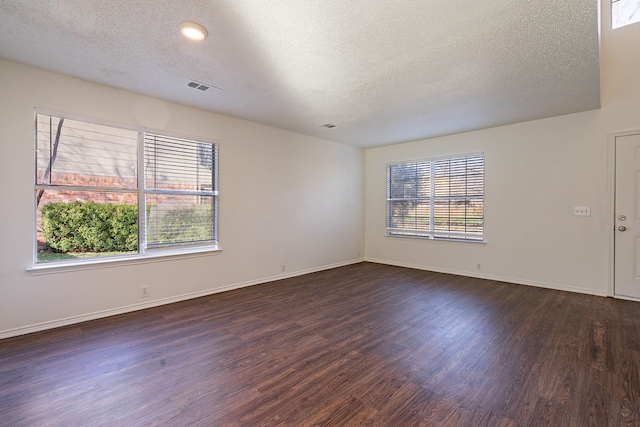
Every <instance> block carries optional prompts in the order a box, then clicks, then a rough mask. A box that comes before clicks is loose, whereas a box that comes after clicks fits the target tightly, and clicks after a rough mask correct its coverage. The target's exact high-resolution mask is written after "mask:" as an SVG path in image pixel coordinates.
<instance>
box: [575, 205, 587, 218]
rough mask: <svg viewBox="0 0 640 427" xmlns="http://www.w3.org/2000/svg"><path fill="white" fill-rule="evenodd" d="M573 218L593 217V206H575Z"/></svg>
mask: <svg viewBox="0 0 640 427" xmlns="http://www.w3.org/2000/svg"><path fill="white" fill-rule="evenodd" d="M573 216H591V206H574V207H573Z"/></svg>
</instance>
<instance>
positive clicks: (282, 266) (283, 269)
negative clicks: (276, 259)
mask: <svg viewBox="0 0 640 427" xmlns="http://www.w3.org/2000/svg"><path fill="white" fill-rule="evenodd" d="M286 269H287V264H285V263H282V265H281V266H280V271H282V272H283V273H284V271H285V270H286Z"/></svg>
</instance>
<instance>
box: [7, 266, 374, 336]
mask: <svg viewBox="0 0 640 427" xmlns="http://www.w3.org/2000/svg"><path fill="white" fill-rule="evenodd" d="M363 261H364V258H358V259H354V260H350V261H345V262H339V263H335V264H330V265H324V266H322V267H315V268H309V269H306V270H299V271H294V272H291V273H286V274H279V275H276V276H271V277H265V278H262V279H256V280H250V281H248V282H242V283H235V284H231V285H226V286H221V287H218V288H214V289H207V290H204V291H199V292H191V293H188V294H182V295H176V296H173V297H168V298H160V299H157V300H153V301H149V302H145V303H139V304H132V305H127V306H124V307H118V308H114V309H109V310H103V311H97V312H94V313H87V314H82V315H79V316H71V317H67V318H64V319H58V320H52V321H49V322H42V323H37V324H34V325H29V326H24V327H19V328H14V329H8V330H4V331H0V339H5V338H11V337H15V336H19V335H25V334H30V333H33V332H40V331H44V330H47V329H53V328H59V327H61V326H68V325H73V324H76V323H82V322H87V321H89V320H96V319H101V318H104V317H110V316H115V315H118V314H124V313H130V312H132V311H138V310H144V309H146V308H152V307H158V306H161V305H165V304H172V303H174V302H180V301H186V300H189V299H194V298H200V297H205V296H208V295H213V294H217V293H220V292H226V291H231V290H233V289H239V288H246V287H249V286H255V285H260V284H263V283H269V282H274V281H276V280H282V279H288V278H291V277H296V276H302V275H304V274H310V273H316V272H318V271H324V270H330V269H332V268H337V267H344V266H347V265H351V264H357V263H359V262H363Z"/></svg>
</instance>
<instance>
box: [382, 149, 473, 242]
mask: <svg viewBox="0 0 640 427" xmlns="http://www.w3.org/2000/svg"><path fill="white" fill-rule="evenodd" d="M387 235H389V236H398V237H422V238H427V239H454V240H470V241H483V240H484V155H483V154H473V155H466V156H459V157H451V158H444V159H434V160H425V161H416V162H408V163H397V164H391V165H388V166H387Z"/></svg>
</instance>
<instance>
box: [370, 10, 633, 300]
mask: <svg viewBox="0 0 640 427" xmlns="http://www.w3.org/2000/svg"><path fill="white" fill-rule="evenodd" d="M609 22H610V5H609V2H603V5H602V27H603V28H602V40H601V41H602V43H601V49H602V51H601V52H602V53H601V95H602V96H601V99H602V108H601V109H600V110H595V111H588V112H584V113H578V114H572V115H567V116H562V117H555V118H550V119H545V120H537V121H532V122H527V123H520V124H516V125H511V126H503V127H497V128H492V129H486V130H481V131H475V132H469V133H464V134H458V135H452V136H447V137H442V138H434V139H430V140H422V141H415V142H410V143H405V144H399V145H393V146H386V147H380V148H374V149H368V150H367V151H366V155H365V156H366V205H365V206H366V207H365V212H366V230H365V241H366V259H367V260H371V261H377V262H383V263H389V264H396V265H404V266H412V267H416V268H422V269H427V270H434V271H442V272H450V273H456V274H461V275H468V276H477V277H486V278H494V279H499V280H505V281H509V282H514V283H524V284H530V285H537V286H543V287H551V288H558V289H566V290H573V291H578V292H585V293H591V294H597V295H606V294H607V292H608V289H609V277H610V276H609V274H610V273H609V255H610V252H609V228H608V220H609V219H608V218H609V217H608V215H609V212H608V209H609V203H608V200H609V199H608V198H609V193H608V177H609V174H610V171H609V170H608V160H607V155H608V150H607V143H608V142H607V141H608V135H609V133H610V132H616V131H626V130H632V129H640V114H639V113H638V112H639V111H640V79H638V75H640V56H638V55H637V51H638V46H640V25H638V24H636V25H631V26H628V27H624V28H620V29H618V30H615V31H612V30H610V28H609ZM479 151H483V152H484V153H485V162H486V166H485V173H486V177H485V190H486V195H485V238H486V244H485V245H478V244H468V243H451V242H442V241H425V240H414V239H400V238H391V237H386V236H385V196H386V193H385V192H386V188H385V185H386V182H385V179H386V177H385V165H386V164H387V163H389V162H397V161H404V160H412V159H422V158H430V157H437V156H443V155H450V154H460V153H473V152H479ZM574 206H591V216H590V217H574V216H573V207H574ZM477 263H481V264H482V270H481V271H478V270H477V269H476V265H477Z"/></svg>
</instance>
